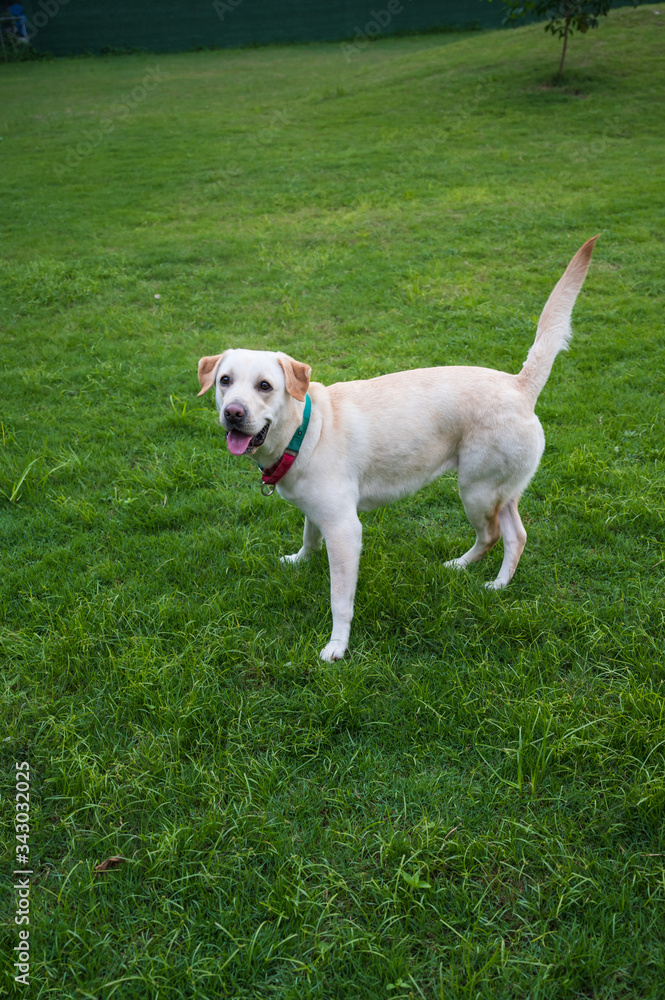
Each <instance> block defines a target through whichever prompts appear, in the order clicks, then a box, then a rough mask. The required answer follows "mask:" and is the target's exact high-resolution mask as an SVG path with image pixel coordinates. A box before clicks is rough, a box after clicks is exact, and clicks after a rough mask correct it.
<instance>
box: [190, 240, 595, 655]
mask: <svg viewBox="0 0 665 1000" xmlns="http://www.w3.org/2000/svg"><path fill="white" fill-rule="evenodd" d="M596 239H597V237H594V238H593V239H590V240H588V241H587V242H586V243H585V244H584V246H583V247H582V248H581V249H580V250H578V252H577V253H576V254H575V256H574V257H573V259H572V261H571V262H570V264H569V265H568V267H567V269H566V272H565V274H564V275H563V277H562V278H561V280H560V281H559V282H558V284H557V285H556V287H555V289H554V291H553V292H552V294H551V295H550V297H549V300H548V302H547V304H546V306H545V308H544V309H543V312H542V315H541V317H540V320H539V323H538V330H537V333H536V339H535V341H534V343H533V346H532V347H531V350H530V351H529V354H528V357H527V359H526V362H525V364H524V367H523V368H522V371H521V372H520V373H519V375H508V374H506V373H505V372H498V371H493V370H491V369H489V368H472V367H462V366H450V367H443V368H421V369H417V370H415V371H406V372H398V373H396V374H393V375H381V376H379V377H378V378H372V379H368V380H366V381H355V382H337V383H336V384H335V385H330V386H324V385H321V384H320V383H318V382H310V372H311V368H310V366H309V365H307V364H302V363H301V362H299V361H294V360H293V358H290V357H289V356H288V355H286V354H281V353H278V354H275V353H273V352H270V351H248V350H228V351H225V352H224V353H223V354H216V355H214V356H211V357H205V358H201V360H200V361H199V381H200V383H201V392H200V393H199V395H202V394H203V393H204V392H207V391H208V389H210V388H211V387H212V386H213V385H214V386H215V392H216V401H217V408H218V410H219V419H220V422H221V424H222V427H223V428H224V430H225V431H226V439H227V444H228V448H229V451H230V452H231V453H232V454H233V455H251V456H252V458H253V459H254V461H255V462H257V464H258V465H259V468H260V469H261V471H262V474H263V475H262V479H263V483H264V484H265V485H264V486H263V490H264V491H265V490H266V486H267V487H268V489H269V490H270V492H273V489H274V488H275V487H276V488H277V492H278V493H279V494H280V496H282V497H284V499H285V500H289V501H290V502H291V503H293V504H295V505H296V507H299V508H300V510H301V511H302V512H303V513H304V515H305V530H304V538H303V544H302V548H301V549H300V551H299V552H296V553H295V555H292V556H284V557H283V558H284V560H285V561H289V562H293V563H296V562H299V561H300V560H301V559H306V558H307V557H308V556H309V555H311V553H312V552H313V551H314V550H315V549H317V548H318V547H319V545H320V544H321V541H322V539H325V542H326V548H327V551H328V561H329V564H330V590H331V605H332V619H333V627H332V636H331V638H330V642H329V643H328V644H327V645H326V646H325V647H324V649H323V650H322V651H321V658H322V659H324V660H338V659H340V658H341V657H342V656H344V653H345V652H346V649H347V646H348V641H349V633H350V629H351V619H352V618H353V601H354V596H355V591H356V583H357V580H358V564H359V560H360V549H361V537H362V528H361V525H360V521H359V519H358V511H365V510H372V509H373V508H375V507H380V506H382V505H383V504H386V503H391V502H392V501H393V500H398V499H399V498H400V497H404V496H407V495H408V494H410V493H413V492H415V491H416V490H418V489H420V487H421V486H424V485H425V484H426V483H431V482H432V481H433V480H435V479H436V478H437V477H438V476H440V475H441V474H442V473H444V472H447V471H449V470H450V469H457V475H458V482H459V492H460V496H461V498H462V502H463V504H464V509H465V511H466V513H467V517H468V518H469V521H470V522H471V524H472V526H473V527H474V528H475V531H476V541H475V543H474V545H473V546H472V547H471V548H470V549H469V551H468V552H465V553H464V555H461V556H460V557H459V558H458V559H453V560H451V561H450V562H448V563H446V565H447V566H455V567H460V568H461V567H464V566H467V565H468V563H470V562H474V561H475V560H477V559H482V557H483V556H484V555H485V553H486V552H487V551H488V550H489V549H491V548H492V546H493V545H494V544H495V543H496V542H497V541H498V540H499V538H500V536H501V535H503V546H504V554H503V562H502V564H501V569H500V570H499V575H498V576H497V578H496V580H494V581H493V582H492V583H489V584H487V586H488V587H493V588H499V587H505V586H506V584H507V583H508V582H509V581H510V579H511V578H512V576H513V574H514V572H515V569H516V567H517V563H518V562H519V559H520V556H521V554H522V550H523V549H524V545H525V543H526V532H525V530H524V526H523V525H522V521H521V519H520V516H519V514H518V511H517V504H518V501H519V498H520V496H521V494H522V492H523V490H524V489H525V487H526V486H527V484H528V482H529V480H530V479H531V477H532V476H533V474H534V473H535V471H536V469H537V468H538V464H539V462H540V458H541V456H542V453H543V449H544V446H545V438H544V435H543V430H542V427H541V425H540V421H539V420H538V418H537V417H536V415H535V413H534V405H535V402H536V400H537V399H538V394H539V393H540V391H541V389H542V388H543V386H544V385H545V382H546V381H547V378H548V376H549V374H550V371H551V368H552V364H553V362H554V358H555V357H556V355H557V354H558V352H559V351H561V350H563V349H564V348H565V347H566V346H567V342H568V340H569V338H570V334H571V329H570V317H571V313H572V310H573V306H574V304H575V299H576V298H577V294H578V292H579V290H580V288H581V287H582V284H583V282H584V278H585V276H586V273H587V269H588V267H589V262H590V260H591V254H592V251H593V245H594V243H595V241H596Z"/></svg>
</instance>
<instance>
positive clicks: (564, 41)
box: [559, 17, 570, 76]
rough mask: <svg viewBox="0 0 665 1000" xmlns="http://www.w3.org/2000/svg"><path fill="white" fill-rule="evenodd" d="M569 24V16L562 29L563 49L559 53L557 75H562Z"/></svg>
mask: <svg viewBox="0 0 665 1000" xmlns="http://www.w3.org/2000/svg"><path fill="white" fill-rule="evenodd" d="M569 24H570V17H567V18H566V26H565V28H564V31H563V51H562V53H561V62H560V63H559V76H563V61H564V59H565V58H566V46H567V45H568V25H569Z"/></svg>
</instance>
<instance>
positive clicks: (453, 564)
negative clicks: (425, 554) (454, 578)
mask: <svg viewBox="0 0 665 1000" xmlns="http://www.w3.org/2000/svg"><path fill="white" fill-rule="evenodd" d="M443 565H444V566H445V567H446V569H466V567H467V566H468V565H469V564H468V563H467V561H466V559H464V558H462V556H460V558H459V559H449V560H448V561H447V562H444V564H443Z"/></svg>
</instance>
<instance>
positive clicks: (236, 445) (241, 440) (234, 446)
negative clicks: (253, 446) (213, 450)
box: [226, 431, 252, 455]
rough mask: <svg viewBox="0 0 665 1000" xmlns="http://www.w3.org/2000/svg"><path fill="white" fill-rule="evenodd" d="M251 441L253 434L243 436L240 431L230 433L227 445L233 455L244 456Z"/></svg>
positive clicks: (227, 436)
mask: <svg viewBox="0 0 665 1000" xmlns="http://www.w3.org/2000/svg"><path fill="white" fill-rule="evenodd" d="M251 440H252V435H251V434H241V433H240V431H229V432H228V434H227V435H226V443H227V445H228V446H229V451H230V452H231V454H232V455H244V453H245V452H246V451H247V448H248V447H249V442H250V441H251Z"/></svg>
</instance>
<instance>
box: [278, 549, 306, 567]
mask: <svg viewBox="0 0 665 1000" xmlns="http://www.w3.org/2000/svg"><path fill="white" fill-rule="evenodd" d="M306 558H307V556H304V555H303V554H302V552H294V553H293V555H292V556H280V557H279V561H280V562H281V563H284V564H285V565H286V564H288V563H291V564H292V565H293V564H295V563H299V562H302V561H303V559H306Z"/></svg>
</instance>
